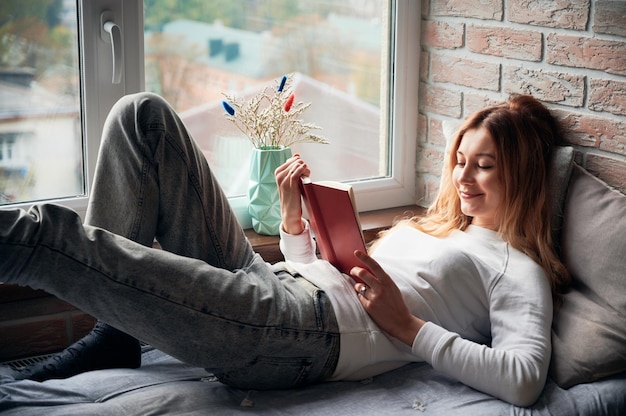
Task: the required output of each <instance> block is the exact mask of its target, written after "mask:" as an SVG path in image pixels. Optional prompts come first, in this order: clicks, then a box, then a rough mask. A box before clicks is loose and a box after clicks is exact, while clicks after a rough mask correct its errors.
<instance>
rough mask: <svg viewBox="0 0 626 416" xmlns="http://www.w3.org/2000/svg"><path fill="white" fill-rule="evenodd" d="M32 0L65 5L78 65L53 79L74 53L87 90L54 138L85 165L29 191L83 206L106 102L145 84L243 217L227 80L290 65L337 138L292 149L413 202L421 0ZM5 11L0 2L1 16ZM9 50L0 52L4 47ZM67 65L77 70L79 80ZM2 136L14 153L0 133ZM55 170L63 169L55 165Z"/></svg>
mask: <svg viewBox="0 0 626 416" xmlns="http://www.w3.org/2000/svg"><path fill="white" fill-rule="evenodd" d="M23 1H24V0H10V1H9V3H15V4H21V3H22V2H23ZM29 2H32V3H39V4H40V5H39V8H42V6H41V4H46V5H48V6H50V7H52V6H54V7H57V8H59V9H56V10H57V11H58V10H60V11H58V13H57V16H61V17H62V22H63V23H62V24H60V25H61V26H63V27H64V28H65V29H64V30H66V31H67V32H69V33H73V34H72V36H73V37H71V39H72V41H71V42H70V43H68V45H69V46H66V47H67V50H68V51H70V52H71V53H70V55H71V56H73V58H67V60H68V61H72V62H73V66H67V65H66V66H64V67H63V68H64V69H65V71H66V72H65V77H64V78H63V77H58V78H57V82H61V81H58V80H59V79H62V80H63V82H65V84H66V86H65V89H64V91H67V90H68V89H71V90H72V91H73V92H74V93H76V92H77V91H78V90H79V89H78V81H77V79H78V77H77V74H78V73H79V66H78V64H77V62H80V63H81V65H80V75H81V76H80V80H81V89H80V91H81V92H82V94H81V95H78V94H77V93H76V94H75V95H74V96H73V97H74V98H73V100H74V101H73V102H72V106H73V107H72V108H73V109H74V111H75V113H74V115H73V117H74V118H73V119H72V120H73V124H72V125H71V126H70V125H68V126H66V129H67V130H66V132H67V133H65V134H63V136H64V138H65V140H67V144H63V146H61V145H60V144H59V143H58V141H57V142H56V143H57V144H59V146H58V147H63V148H67V149H70V150H68V152H69V153H70V154H72V155H73V156H72V157H74V159H73V160H76V161H77V162H72V163H73V164H74V166H75V167H74V177H75V178H78V179H74V180H76V181H77V182H76V187H75V189H74V190H73V191H72V192H67V191H59V190H55V192H54V193H55V194H54V195H46V196H41V197H32V198H27V199H25V200H30V199H47V198H59V197H67V196H74V195H79V196H82V197H79V198H74V199H72V200H68V201H66V202H65V203H68V204H69V205H71V206H72V204H73V207H74V208H77V209H79V211H80V210H81V209H84V206H85V197H86V196H87V195H88V192H89V184H90V178H91V177H92V172H93V167H94V164H95V160H96V158H97V151H98V144H99V136H100V131H101V128H102V123H103V122H104V118H105V117H106V114H107V113H108V111H109V109H110V107H111V106H112V105H113V103H114V102H115V101H116V100H117V99H118V98H119V97H120V96H122V95H124V94H128V93H132V92H136V91H141V90H144V89H145V90H150V91H155V92H157V93H159V94H162V95H163V96H164V97H165V98H166V99H167V100H168V101H169V102H170V103H171V104H172V105H173V106H174V107H175V108H176V109H177V110H178V111H179V112H180V114H181V116H182V118H183V120H184V121H185V123H186V124H187V126H188V127H189V129H190V130H191V131H192V134H193V135H194V137H195V138H196V140H197V141H198V142H199V143H200V146H201V148H202V149H203V151H204V153H205V155H206V156H207V159H209V161H210V163H211V165H212V166H213V167H214V169H215V170H216V175H217V176H218V178H220V181H221V183H222V184H223V186H224V188H225V189H226V191H227V193H228V194H229V196H230V197H231V201H232V203H233V206H234V207H235V210H236V211H237V213H238V215H239V216H240V219H242V223H243V224H244V226H245V225H247V221H246V219H245V216H246V209H245V204H246V201H245V197H243V196H242V195H243V194H244V192H245V186H246V182H247V173H246V171H247V163H248V162H247V155H248V154H249V152H248V148H249V143H248V142H247V140H246V139H245V138H243V137H241V136H240V135H238V131H237V130H236V129H235V128H234V126H232V125H230V124H229V123H228V122H227V121H226V120H225V118H224V116H223V113H222V111H223V110H222V109H221V106H220V102H221V100H222V98H223V97H222V95H221V93H222V92H229V93H234V94H237V95H240V94H247V93H248V92H250V91H254V90H255V89H257V88H262V87H264V86H267V85H271V83H272V82H274V81H275V80H276V79H278V78H279V77H281V76H282V75H283V74H284V73H293V74H294V87H295V92H296V96H297V99H298V100H300V101H304V102H311V103H312V106H311V107H310V108H309V110H307V112H306V113H305V118H308V119H310V121H311V122H314V123H315V124H317V125H319V126H321V127H322V128H323V130H322V131H321V132H320V133H321V134H323V135H324V136H326V137H327V138H328V139H329V140H330V141H331V144H330V145H317V144H303V145H299V146H300V147H299V148H295V149H294V150H295V151H299V152H300V153H302V154H303V155H304V156H305V157H306V159H307V160H308V161H309V163H310V164H311V166H312V169H313V172H314V175H315V179H338V180H344V181H349V182H351V183H352V184H353V185H354V187H355V190H356V193H357V199H358V202H359V206H360V208H361V209H362V210H371V209H378V208H384V207H388V206H397V205H402V204H408V203H413V194H414V189H413V188H414V177H415V173H414V162H415V155H414V153H415V150H414V149H415V141H416V131H417V128H416V124H417V83H418V80H417V74H418V56H419V47H418V46H417V45H419V3H418V2H417V4H416V2H414V1H411V0H349V1H345V2H329V1H326V0H241V1H238V2H232V1H230V0H206V1H189V2H187V1H185V2H171V1H165V0H106V1H105V0H78V1H71V0H47V1H46V0H26V3H29ZM242 5H243V6H242ZM244 6H245V7H244ZM103 12H105V13H104V14H103ZM103 19H105V20H109V19H110V20H111V21H113V22H114V23H115V24H117V25H118V26H119V28H120V30H121V34H122V36H121V38H122V48H118V50H117V52H118V58H121V59H118V61H117V63H118V64H121V77H120V82H119V83H112V74H113V69H114V68H113V65H114V62H113V58H112V53H113V52H114V47H115V45H114V44H112V43H111V42H110V38H109V36H108V35H107V34H106V33H103V32H102V30H101V29H100V27H101V22H102V20H103ZM4 20H6V19H4ZM4 20H2V17H1V16H0V24H2V23H3V22H4ZM77 23H78V24H77ZM72 27H73V28H74V32H72V30H73V29H71V28H72ZM76 27H78V31H76V30H75V28H76ZM1 33H2V32H0V36H6V35H3V34H1ZM78 40H80V44H79V43H78ZM2 44H6V38H5V39H3V43H2ZM79 46H80V50H81V55H80V57H79V55H78V53H77V52H76V51H77V50H78V47H79ZM2 53H3V57H2V59H3V62H4V61H6V60H10V59H9V58H10V57H9V56H8V55H7V54H6V52H5V51H4V50H3V51H2ZM72 54H73V55H72ZM16 66H19V65H16ZM22 66H23V65H22ZM70 68H71V69H70ZM68 74H72V75H68ZM37 76H41V75H37ZM66 78H67V79H70V78H72V79H74V84H69V85H71V87H68V86H67V79H66ZM51 82H52V78H51ZM55 88H56V89H59V88H60V85H55ZM3 102H4V101H3ZM79 110H80V111H79ZM46 123H51V121H50V120H42V125H46ZM26 124H28V125H29V126H30V127H29V128H30V130H29V131H30V132H31V133H30V134H34V136H31V137H37V134H38V131H37V129H36V128H35V127H36V126H35V123H33V122H29V123H26ZM4 127H5V125H4V123H3V121H2V120H0V132H2V131H7V133H10V132H16V131H15V130H14V129H13V130H10V129H9V127H10V126H6V127H7V129H6V130H5V129H4ZM72 129H73V130H72ZM24 132H26V130H24ZM81 133H82V134H81ZM0 137H1V136H0ZM18 139H19V140H18ZM27 141H28V139H26V138H25V137H22V138H21V139H20V138H19V137H16V138H15V140H14V142H13V145H12V149H13V151H14V152H18V153H19V152H22V151H25V153H23V154H22V156H23V157H25V158H26V159H29V160H31V161H32V155H34V154H36V153H37V150H35V149H36V148H37V147H38V146H37V145H33V144H29V145H28V146H26V147H24V146H25V145H26V144H27ZM0 149H1V150H0V151H2V152H3V154H4V155H5V158H6V153H7V151H8V150H7V147H6V145H4V147H2V148H0ZM42 153H45V152H42ZM52 160H53V161H54V158H53V159H52ZM1 163H2V161H0V166H1ZM32 163H33V164H34V165H38V164H39V162H32ZM72 163H69V162H67V161H65V160H64V161H63V162H61V161H60V159H58V160H56V161H55V163H52V165H53V166H55V167H56V168H57V169H60V167H61V166H63V168H64V169H67V166H70V165H72ZM55 172H56V171H55ZM66 174H67V173H66ZM49 176H50V177H51V178H52V177H55V178H56V179H58V178H60V174H59V173H55V174H54V175H49ZM59 182H64V181H63V180H60V181H59ZM65 182H67V181H65ZM0 183H1V182H0ZM0 186H3V185H0ZM2 189H4V188H0V193H3V192H4V191H3V190H2ZM48 189H53V188H52V187H51V186H50V187H49V188H48ZM76 201H78V202H76ZM11 202H15V201H14V200H12V201H11ZM0 203H2V202H1V201H0Z"/></svg>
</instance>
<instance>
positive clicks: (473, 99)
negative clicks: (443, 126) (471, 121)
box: [463, 92, 505, 118]
mask: <svg viewBox="0 0 626 416" xmlns="http://www.w3.org/2000/svg"><path fill="white" fill-rule="evenodd" d="M504 101H505V99H498V100H495V99H492V98H489V97H487V96H485V95H480V94H471V93H467V92H466V93H465V94H463V117H464V118H468V117H469V116H471V115H472V114H474V113H475V112H476V111H479V110H482V109H483V108H485V107H490V106H492V105H496V104H500V103H502V102H504Z"/></svg>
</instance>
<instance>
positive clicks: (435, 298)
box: [280, 225, 552, 406]
mask: <svg viewBox="0 0 626 416" xmlns="http://www.w3.org/2000/svg"><path fill="white" fill-rule="evenodd" d="M280 247H281V251H282V252H283V255H284V256H285V259H286V262H287V264H289V265H290V267H291V268H293V269H294V270H295V271H297V272H298V273H300V274H301V275H302V276H303V277H305V278H306V279H307V280H309V281H311V282H312V283H314V284H315V285H316V286H318V287H319V288H320V289H322V290H324V291H325V292H326V294H327V295H328V297H329V298H330V301H331V303H332V305H333V308H334V310H335V314H336V317H337V322H338V324H339V329H340V333H341V341H340V354H339V361H338V365H337V368H336V371H335V373H334V375H333V380H359V379H364V378H367V377H371V376H374V375H377V374H380V373H382V372H385V371H390V370H392V369H395V368H398V367H400V366H402V365H404V364H406V363H408V362H414V361H426V362H428V363H430V364H431V365H432V366H433V367H434V368H435V369H436V370H439V371H442V372H444V373H446V374H448V375H450V376H452V377H454V378H456V379H457V380H459V381H461V382H463V383H465V384H467V385H469V386H471V387H473V388H476V389H478V390H481V391H483V392H486V393H489V394H492V395H493V396H495V397H498V398H500V399H503V400H505V401H508V402H510V403H513V404H516V405H520V406H528V405H530V404H532V403H533V402H534V401H535V400H536V399H537V397H538V396H539V394H540V393H541V391H542V389H543V386H544V384H545V380H546V376H547V371H548V366H549V359H550V348H551V344H550V327H551V323H552V297H551V293H550V287H549V284H548V280H547V278H546V275H545V272H544V271H543V269H542V268H541V267H540V266H539V265H538V264H537V263H535V262H534V261H532V260H531V259H530V258H529V257H527V256H526V255H524V254H523V253H521V252H520V251H518V250H515V249H514V248H512V247H511V246H510V245H509V244H507V243H506V242H504V241H503V240H502V239H501V238H499V237H498V235H497V233H496V232H494V231H491V230H488V229H485V228H481V227H477V226H470V227H469V228H468V229H467V230H466V231H465V232H462V231H455V232H453V233H452V234H451V235H450V236H449V237H446V238H436V237H432V236H430V235H427V234H424V233H422V232H420V231H418V230H416V229H414V228H412V227H409V226H407V227H403V228H400V229H398V230H396V231H394V232H392V233H390V234H388V235H387V236H385V237H384V238H383V240H382V241H380V242H379V245H378V247H377V248H376V251H375V252H374V253H373V255H372V257H373V258H374V259H375V260H376V261H378V263H379V264H380V265H381V266H382V267H383V269H384V270H385V271H386V272H387V273H388V274H389V275H390V276H391V278H392V279H393V280H394V282H395V283H396V285H397V286H398V287H399V288H400V290H401V292H402V293H403V296H404V300H405V302H406V304H407V305H408V307H409V309H410V311H411V313H412V314H414V315H415V316H417V317H419V318H421V319H423V320H424V321H426V324H425V325H424V326H423V327H422V329H421V330H420V331H419V332H418V334H417V336H416V337H415V340H414V341H413V345H412V346H411V347H409V346H407V345H405V344H403V343H401V342H400V341H398V340H397V339H395V338H393V337H391V336H389V335H388V334H386V333H385V332H384V331H383V330H382V329H380V328H379V327H378V325H376V323H375V322H374V321H373V320H372V319H371V318H370V317H369V315H368V314H367V312H366V311H365V309H364V308H363V306H362V305H361V303H360V301H359V300H358V298H357V296H356V293H355V291H354V287H353V285H354V283H353V281H352V279H351V278H350V277H349V276H347V275H343V274H341V273H340V272H339V271H337V270H336V269H335V268H334V267H333V266H331V265H330V264H329V263H327V262H325V261H322V260H318V259H317V258H316V256H315V241H314V240H313V238H312V236H311V233H310V230H309V227H308V225H307V227H305V230H304V232H303V233H302V234H299V235H289V234H286V233H284V232H281V242H280Z"/></svg>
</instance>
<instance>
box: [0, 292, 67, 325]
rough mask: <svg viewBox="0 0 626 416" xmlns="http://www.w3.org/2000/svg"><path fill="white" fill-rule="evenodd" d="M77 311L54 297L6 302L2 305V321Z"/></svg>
mask: <svg viewBox="0 0 626 416" xmlns="http://www.w3.org/2000/svg"><path fill="white" fill-rule="evenodd" d="M75 309H76V308H75V307H74V306H72V305H70V304H69V303H66V302H64V301H62V300H59V299H57V298H55V297H54V296H47V297H44V298H36V299H28V300H22V301H17V302H6V303H2V304H0V321H7V320H12V319H23V318H28V317H31V316H43V315H52V314H57V313H62V312H67V311H71V310H75Z"/></svg>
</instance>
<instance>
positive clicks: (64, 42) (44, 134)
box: [0, 0, 84, 204]
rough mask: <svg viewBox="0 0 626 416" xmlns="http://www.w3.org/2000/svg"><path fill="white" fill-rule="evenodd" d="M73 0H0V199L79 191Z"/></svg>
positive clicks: (37, 197)
mask: <svg viewBox="0 0 626 416" xmlns="http://www.w3.org/2000/svg"><path fill="white" fill-rule="evenodd" d="M82 155H83V144H82V134H81V124H80V95H79V70H78V37H77V14H76V2H75V1H64V0H2V2H1V3H0V204H7V203H18V202H29V201H36V200H42V199H52V198H62V197H70V196H76V195H81V194H83V193H84V179H83V178H84V175H83V166H82V165H83V163H82V161H83V158H82Z"/></svg>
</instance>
